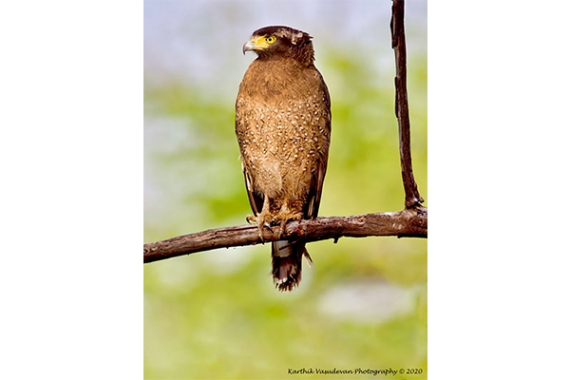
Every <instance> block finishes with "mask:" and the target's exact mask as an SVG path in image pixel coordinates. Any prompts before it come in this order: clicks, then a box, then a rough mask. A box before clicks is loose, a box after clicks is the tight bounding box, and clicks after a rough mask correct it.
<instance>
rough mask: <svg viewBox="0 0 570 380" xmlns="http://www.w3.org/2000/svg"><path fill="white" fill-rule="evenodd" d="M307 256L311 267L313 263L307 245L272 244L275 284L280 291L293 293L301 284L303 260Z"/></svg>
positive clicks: (281, 241) (277, 242) (283, 242)
mask: <svg viewBox="0 0 570 380" xmlns="http://www.w3.org/2000/svg"><path fill="white" fill-rule="evenodd" d="M303 255H305V257H306V259H307V262H308V263H309V266H311V264H312V263H313V261H312V260H311V256H309V252H307V249H305V243H291V242H289V241H287V240H278V241H274V242H273V243H271V257H272V259H273V260H272V262H273V282H274V283H275V286H276V287H277V289H279V290H280V291H286V290H287V291H291V290H293V288H294V287H296V286H298V285H299V282H301V270H302V258H303Z"/></svg>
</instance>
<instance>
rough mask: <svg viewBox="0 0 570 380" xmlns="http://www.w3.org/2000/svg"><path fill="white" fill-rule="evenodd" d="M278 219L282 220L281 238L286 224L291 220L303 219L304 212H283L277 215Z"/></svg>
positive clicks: (280, 226) (280, 225) (280, 227)
mask: <svg viewBox="0 0 570 380" xmlns="http://www.w3.org/2000/svg"><path fill="white" fill-rule="evenodd" d="M276 219H278V220H281V223H280V224H279V237H280V238H281V236H282V235H283V232H285V225H286V224H287V222H289V221H291V220H301V219H303V213H302V212H297V213H281V214H279V215H277V218H276Z"/></svg>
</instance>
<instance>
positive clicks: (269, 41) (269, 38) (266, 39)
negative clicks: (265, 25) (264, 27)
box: [265, 36, 275, 44]
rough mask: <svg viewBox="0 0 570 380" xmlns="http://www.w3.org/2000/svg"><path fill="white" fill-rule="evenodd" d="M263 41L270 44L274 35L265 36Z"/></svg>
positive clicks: (273, 40) (273, 39)
mask: <svg viewBox="0 0 570 380" xmlns="http://www.w3.org/2000/svg"><path fill="white" fill-rule="evenodd" d="M265 42H267V43H268V44H272V43H274V42H275V37H274V36H269V37H265Z"/></svg>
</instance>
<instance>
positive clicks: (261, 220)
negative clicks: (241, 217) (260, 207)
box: [245, 211, 273, 243]
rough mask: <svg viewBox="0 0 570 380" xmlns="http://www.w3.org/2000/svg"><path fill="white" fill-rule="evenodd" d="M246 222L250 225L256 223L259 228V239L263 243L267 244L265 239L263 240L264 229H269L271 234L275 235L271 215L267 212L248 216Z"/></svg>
mask: <svg viewBox="0 0 570 380" xmlns="http://www.w3.org/2000/svg"><path fill="white" fill-rule="evenodd" d="M245 220H246V221H247V222H248V223H256V224H257V227H258V233H259V239H260V240H261V242H262V243H265V239H263V228H268V229H269V231H271V233H273V229H272V228H271V214H269V213H267V212H263V211H262V212H261V213H260V214H259V215H257V216H253V215H247V216H246V217H245Z"/></svg>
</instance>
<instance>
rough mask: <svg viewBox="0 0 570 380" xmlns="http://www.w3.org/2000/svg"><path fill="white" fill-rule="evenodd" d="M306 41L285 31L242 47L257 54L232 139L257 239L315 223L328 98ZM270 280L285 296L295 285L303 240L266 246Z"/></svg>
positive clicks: (270, 31) (268, 32)
mask: <svg viewBox="0 0 570 380" xmlns="http://www.w3.org/2000/svg"><path fill="white" fill-rule="evenodd" d="M311 39H312V37H311V36H310V35H308V34H307V33H305V32H302V31H300V30H296V29H293V28H290V27H287V26H268V27H265V28H261V29H259V30H256V31H255V32H253V35H252V36H251V39H250V40H249V41H247V42H246V43H245V44H244V45H243V53H244V54H245V52H246V51H249V50H252V51H254V52H255V53H257V55H258V57H257V58H256V59H255V60H254V61H253V62H252V63H251V65H250V66H249V68H248V69H247V71H246V73H245V75H244V77H243V80H242V82H241V84H240V87H239V92H238V96H237V100H236V123H235V128H236V134H237V139H238V142H239V148H240V158H241V162H242V168H243V174H244V178H245V184H246V189H247V194H248V196H249V202H250V205H251V208H252V210H253V213H254V214H255V215H253V216H252V215H248V216H247V220H248V222H250V223H251V222H254V223H257V225H258V227H259V233H260V236H261V235H262V232H263V229H264V228H269V229H271V225H278V226H279V236H281V235H282V233H283V231H284V227H285V224H286V223H287V222H288V221H291V220H301V219H310V218H316V217H317V213H318V211H319V204H320V202H321V193H322V190H323V181H324V178H325V172H326V169H327V160H328V153H329V145H330V134H331V111H330V96H329V92H328V89H327V86H326V84H325V82H324V80H323V77H322V76H321V74H320V73H319V71H318V70H317V68H316V67H315V65H314V50H313V43H312V42H311ZM271 255H272V265H273V270H272V273H273V281H274V283H275V286H276V287H277V288H278V289H279V290H281V291H285V290H287V291H290V290H292V289H293V288H294V287H296V286H298V284H299V281H300V280H301V261H302V257H303V256H305V258H306V259H307V262H308V263H309V264H311V263H312V260H311V257H310V256H309V254H308V252H307V250H306V249H305V242H304V241H299V240H292V241H291V240H289V241H288V240H278V241H274V242H272V247H271Z"/></svg>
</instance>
